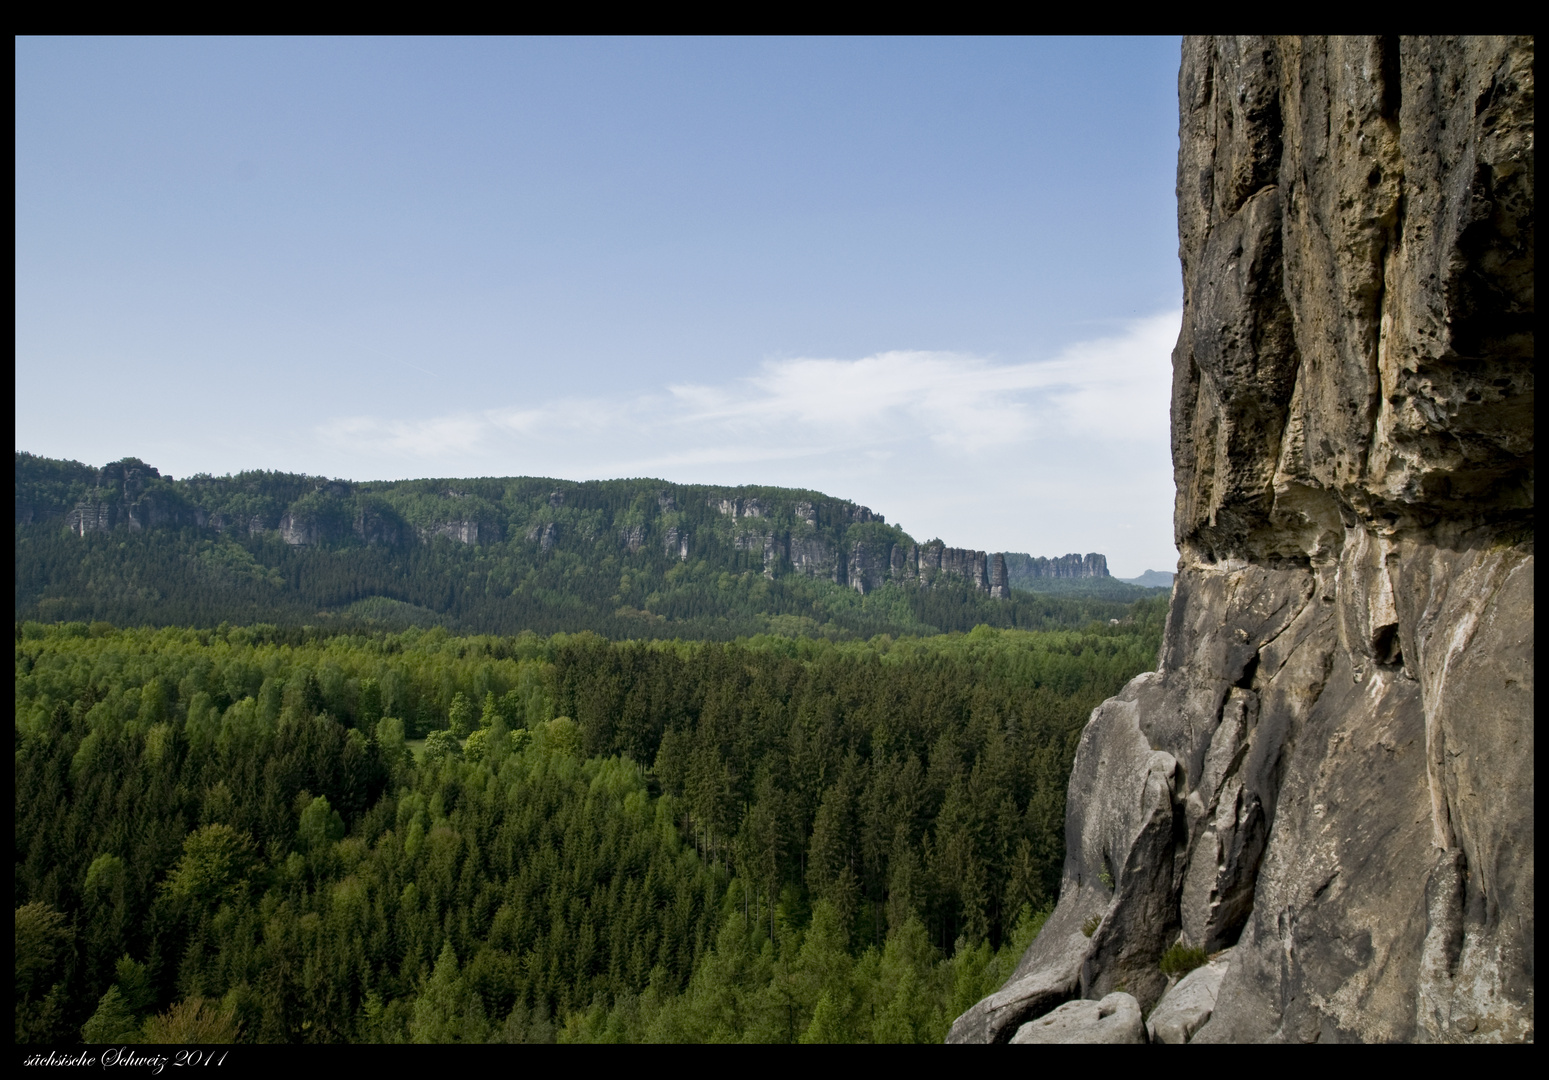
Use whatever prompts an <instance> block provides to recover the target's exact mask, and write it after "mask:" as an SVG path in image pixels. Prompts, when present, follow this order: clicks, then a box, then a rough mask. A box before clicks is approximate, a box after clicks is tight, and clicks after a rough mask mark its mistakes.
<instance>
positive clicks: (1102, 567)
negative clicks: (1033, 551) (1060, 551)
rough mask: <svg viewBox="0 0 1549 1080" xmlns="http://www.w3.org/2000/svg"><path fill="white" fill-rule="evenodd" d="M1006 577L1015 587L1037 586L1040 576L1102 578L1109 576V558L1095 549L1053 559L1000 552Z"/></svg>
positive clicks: (1020, 553)
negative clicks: (1002, 556) (1003, 560)
mask: <svg viewBox="0 0 1549 1080" xmlns="http://www.w3.org/2000/svg"><path fill="white" fill-rule="evenodd" d="M1003 555H1004V558H1005V560H1006V570H1007V574H1008V580H1009V581H1010V583H1011V587H1012V588H1014V589H1026V588H1029V587H1036V585H1037V583H1038V581H1039V579H1041V578H1105V577H1108V576H1109V575H1108V560H1107V558H1105V557H1104V556H1102V555H1099V554H1098V553H1097V552H1095V551H1094V552H1090V553H1088V554H1087V555H1084V556H1083V555H1075V554H1072V555H1061V556H1060V557H1059V558H1056V559H1045V558H1043V557H1042V556H1034V555H1028V554H1026V553H1024V552H1013V551H1008V552H1004V553H1003Z"/></svg>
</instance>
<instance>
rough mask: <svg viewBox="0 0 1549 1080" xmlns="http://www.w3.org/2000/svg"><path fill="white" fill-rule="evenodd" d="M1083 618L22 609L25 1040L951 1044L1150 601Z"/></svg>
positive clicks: (1138, 663) (1023, 898) (21, 973)
mask: <svg viewBox="0 0 1549 1080" xmlns="http://www.w3.org/2000/svg"><path fill="white" fill-rule="evenodd" d="M55 531H56V532H58V533H61V534H62V535H61V536H60V540H61V541H63V540H71V541H73V542H74V543H76V544H77V545H80V544H82V543H83V542H84V543H86V544H87V545H88V547H87V548H86V549H85V550H87V551H88V552H90V551H94V550H99V549H96V548H92V547H90V545H92V544H100V545H101V548H100V550H102V551H104V552H106V551H107V549H109V548H110V547H112V546H116V545H118V544H120V543H123V544H126V545H127V544H132V543H139V542H141V541H140V538H143V537H144V536H146V535H147V534H146V533H143V532H142V533H129V534H127V535H122V534H114V533H108V534H104V535H92V534H88V535H87V536H85V537H81V536H71V535H70V534H67V533H62V530H55ZM50 542H52V541H50ZM208 542H209V541H207V540H206V539H204V538H202V537H201V536H200V535H199V534H198V533H197V532H190V533H188V534H187V535H186V536H185V537H184V538H183V539H182V540H180V541H179V543H181V544H184V545H186V548H181V549H180V548H177V547H176V546H175V545H174V546H173V547H172V548H171V550H173V551H182V550H197V545H199V544H204V543H208ZM227 542H228V541H226V540H222V541H221V543H227ZM77 550H78V551H79V550H80V549H79V548H78V549H77ZM144 550H145V551H147V552H148V551H151V550H153V548H151V547H149V546H148V547H146V548H145V549H144ZM241 550H244V551H246V550H247V549H246V548H242V549H241ZM424 550H425V551H426V552H427V554H426V556H425V557H426V558H427V559H429V558H433V557H437V552H444V556H445V557H446V558H448V559H451V558H453V557H458V558H461V557H468V556H470V555H471V556H472V557H477V555H478V549H477V548H475V549H472V551H471V552H469V551H468V550H467V549H466V548H462V547H452V546H450V545H449V546H447V547H446V548H445V549H441V548H437V547H435V546H433V545H432V546H428V547H426V548H425V549H424ZM280 554H289V555H291V557H296V553H280ZM307 554H308V553H300V557H303V558H305V557H306V556H307ZM79 557H80V556H79V555H78V556H77V558H79ZM181 557H182V556H181V555H177V556H176V558H181ZM405 557H407V556H405ZM39 558H42V556H39ZM21 560H22V555H21V554H20V552H19V554H18V566H20V564H21ZM100 565H103V566H110V565H123V564H122V563H119V564H113V563H111V560H109V561H106V562H104V563H102V564H100ZM254 565H264V564H262V563H260V562H255V564H254ZM277 565H278V566H279V568H280V569H279V570H277V571H276V573H278V574H280V575H281V576H283V574H285V573H289V572H290V571H289V570H288V569H285V568H286V567H287V566H289V565H290V564H286V563H284V562H283V561H281V562H280V563H279V564H277ZM677 565H682V564H677ZM272 569H274V568H272V567H270V568H266V569H265V570H264V571H263V573H264V574H268V573H269V572H270V571H271V570H272ZM20 576H21V571H20V569H19V570H18V577H20ZM755 576H760V577H761V575H755ZM266 580H267V579H260V578H255V588H276V589H278V588H279V586H276V585H272V584H265V583H263V581H266ZM285 580H286V582H288V583H290V584H291V585H292V586H293V584H294V581H295V578H294V577H291V578H287V579H285ZM615 580H617V578H615ZM762 580H764V581H765V582H767V581H768V579H762ZM714 587H715V588H719V585H715V586H714ZM916 591H917V592H920V593H922V594H927V595H928V594H929V590H916ZM852 595H856V594H854V593H852ZM937 595H942V594H940V593H938V594H937ZM857 599H864V600H871V599H872V596H866V597H864V598H862V597H859V596H858V595H857ZM1025 602H1026V603H1032V600H1028V601H1025ZM18 603H20V601H18ZM900 603H902V602H901V601H900ZM1001 603H1003V604H1004V605H1005V606H1006V607H1007V608H1008V609H1011V610H1015V604H1014V603H1011V602H1001ZM1060 603H1072V604H1090V603H1093V601H1092V600H1091V599H1090V598H1088V599H1085V600H1079V601H1077V600H1069V601H1060ZM469 610H473V609H471V608H470V609H469ZM718 610H720V611H725V610H728V609H726V608H721V609H718ZM863 610H864V609H863ZM1053 610H1054V611H1055V612H1056V616H1057V617H1053V618H1051V619H1050V621H1051V622H1053V623H1058V622H1059V621H1060V620H1061V619H1064V620H1065V621H1067V622H1076V621H1077V616H1078V615H1080V614H1081V612H1079V611H1065V612H1063V614H1060V611H1061V609H1059V608H1058V607H1056V608H1055V609H1053ZM1086 614H1087V615H1088V618H1086V619H1084V620H1081V622H1082V624H1081V625H1079V626H1075V627H1073V628H1070V629H1060V630H1056V629H1045V630H1039V631H1029V630H1021V629H1013V628H996V627H995V626H994V625H981V626H978V627H975V628H974V629H973V630H972V632H971V633H958V634H948V635H941V636H928V637H894V636H888V635H879V636H875V637H871V638H870V639H868V640H851V641H834V640H828V639H822V638H813V637H792V636H777V635H758V636H753V637H748V638H745V639H742V640H737V641H730V642H727V641H701V642H685V641H640V640H636V641H610V640H607V639H605V638H602V637H598V636H596V635H594V634H591V633H578V634H553V635H550V636H546V637H545V636H540V635H538V634H534V633H531V632H527V633H522V634H520V635H516V636H494V635H470V636H456V635H454V634H452V633H449V632H448V631H447V629H446V628H444V627H439V626H437V627H432V628H429V629H425V628H418V627H415V628H410V629H408V630H405V631H403V632H399V633H388V632H383V631H380V630H375V631H363V630H356V631H353V632H349V633H339V632H337V631H335V630H333V629H328V628H318V627H316V626H302V625H297V624H279V623H276V622H275V621H274V620H269V622H268V624H267V625H253V626H245V627H233V626H229V625H224V626H216V627H208V626H205V627H200V628H197V629H187V628H184V629H178V628H170V629H153V628H144V629H128V630H125V629H116V628H114V627H113V626H112V625H110V624H108V623H106V622H100V621H99V622H93V623H90V624H88V623H86V622H74V623H59V624H53V625H44V624H42V623H38V622H18V623H17V626H16V661H15V662H16V736H15V759H16V765H15V777H16V816H15V822H16V840H15V854H16V871H15V898H14V899H15V907H16V972H17V996H16V1025H17V1032H16V1037H17V1039H18V1041H20V1042H52V1043H63V1042H70V1041H80V1040H82V1039H84V1040H86V1041H89V1042H107V1041H119V1042H121V1041H135V1040H142V1039H143V1040H149V1041H164V1042H185V1043H186V1042H198V1041H263V1042H324V1041H340V1040H352V1041H385V1042H398V1041H421V1042H448V1041H508V1042H522V1041H553V1040H560V1041H567V1040H568V1041H588V1040H632V1041H700V1040H748V1041H809V1042H810V1041H872V1040H875V1041H906V1042H908V1041H938V1040H939V1039H940V1038H941V1037H942V1036H943V1034H944V1032H945V1030H946V1027H947V1025H948V1024H949V1023H950V1021H951V1019H952V1017H953V1016H955V1015H956V1014H957V1013H958V1012H959V1011H961V1009H962V1008H964V1007H966V1005H967V1004H969V1003H971V1002H972V1001H974V1000H977V999H978V998H979V997H981V996H982V995H983V994H984V993H986V992H987V991H988V990H990V989H993V987H994V986H995V985H997V984H998V983H999V982H1000V981H1001V980H1003V979H1004V978H1005V976H1006V975H1007V974H1008V973H1009V971H1010V967H1011V966H1012V965H1014V963H1015V961H1016V959H1017V957H1018V956H1019V955H1020V953H1021V951H1022V949H1023V948H1024V947H1025V946H1026V944H1027V943H1028V942H1029V941H1030V940H1031V939H1032V937H1033V935H1034V934H1036V932H1037V929H1038V926H1039V925H1040V923H1041V918H1042V914H1043V913H1046V912H1047V910H1048V908H1049V905H1050V904H1051V902H1052V901H1053V900H1054V898H1055V890H1056V888H1057V886H1058V880H1059V869H1060V864H1061V860H1062V858H1063V823H1064V798H1065V785H1066V779H1067V777H1068V774H1069V768H1070V762H1071V759H1072V756H1073V754H1074V748H1075V743H1076V739H1077V738H1078V736H1079V733H1080V730H1081V728H1082V725H1083V723H1084V722H1085V719H1086V716H1087V715H1088V713H1089V711H1090V710H1091V708H1092V707H1093V706H1095V705H1096V704H1097V703H1098V702H1099V701H1100V700H1101V699H1103V698H1104V697H1106V696H1108V695H1110V694H1112V693H1113V692H1115V691H1116V690H1117V689H1118V688H1119V687H1120V686H1121V685H1122V684H1123V683H1124V682H1125V681H1126V680H1127V679H1129V678H1130V677H1132V676H1133V675H1135V674H1136V673H1138V672H1140V671H1143V670H1146V669H1149V668H1150V667H1151V666H1152V665H1153V664H1154V662H1155V657H1156V649H1157V645H1158V642H1159V640H1160V633H1161V623H1162V619H1163V618H1164V615H1165V598H1162V597H1151V598H1146V599H1141V600H1139V601H1136V602H1133V603H1131V604H1130V605H1128V606H1127V607H1123V608H1121V609H1119V610H1118V611H1116V612H1115V614H1114V615H1113V616H1112V618H1114V619H1116V620H1117V622H1110V621H1109V619H1108V618H1106V617H1105V618H1100V619H1095V620H1094V619H1091V618H1090V614H1091V613H1090V612H1089V611H1088V612H1086ZM715 617H717V618H719V617H721V616H719V615H717V616H715ZM985 621H986V622H988V620H985ZM1004 626H1005V623H1002V627H1004ZM852 632H858V631H853V630H852Z"/></svg>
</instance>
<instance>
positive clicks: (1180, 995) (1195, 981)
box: [1146, 949, 1231, 1044]
mask: <svg viewBox="0 0 1549 1080" xmlns="http://www.w3.org/2000/svg"><path fill="white" fill-rule="evenodd" d="M1230 957H1231V950H1230V949H1228V950H1227V951H1226V952H1225V953H1223V954H1222V955H1221V956H1219V957H1217V958H1216V959H1215V960H1212V961H1210V962H1209V963H1207V964H1204V965H1202V966H1200V967H1197V968H1195V969H1194V970H1193V971H1191V972H1189V973H1188V974H1187V975H1185V976H1184V977H1183V978H1181V979H1179V980H1178V983H1177V985H1176V986H1174V987H1173V988H1172V989H1171V990H1168V991H1167V992H1166V993H1165V994H1163V995H1162V1000H1161V1001H1159V1002H1157V1003H1156V1008H1154V1009H1152V1010H1151V1015H1150V1016H1148V1017H1146V1035H1147V1037H1148V1038H1149V1039H1150V1041H1151V1042H1154V1043H1180V1044H1181V1043H1186V1042H1188V1041H1189V1040H1190V1039H1192V1038H1193V1037H1194V1033H1195V1032H1196V1031H1198V1030H1199V1029H1200V1028H1202V1027H1204V1026H1205V1024H1206V1023H1207V1022H1208V1021H1209V1020H1210V1016H1211V1014H1212V1013H1213V1012H1215V1007H1216V997H1217V996H1218V995H1219V994H1220V992H1221V980H1222V979H1224V978H1226V972H1227V970H1228V969H1229V968H1230V967H1231V961H1230Z"/></svg>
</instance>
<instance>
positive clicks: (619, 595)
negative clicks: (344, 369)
mask: <svg viewBox="0 0 1549 1080" xmlns="http://www.w3.org/2000/svg"><path fill="white" fill-rule="evenodd" d="M1069 558H1077V559H1078V560H1079V557H1075V556H1071V557H1067V559H1069ZM1016 559H1027V560H1031V559H1032V557H1031V556H1003V555H999V554H995V555H992V554H987V553H986V552H983V551H975V550H971V549H966V548H954V547H949V546H948V545H946V544H945V543H944V542H943V541H941V540H939V539H938V540H930V541H925V542H918V541H916V540H915V539H914V538H913V537H911V536H909V535H908V534H907V533H905V532H904V531H903V530H902V529H899V528H898V527H897V526H895V525H889V524H888V523H887V521H886V519H885V518H884V517H883V516H882V515H881V514H878V513H876V512H874V511H872V510H871V509H870V508H868V507H865V506H860V505H858V504H856V503H853V502H850V501H847V500H844V499H837V498H834V497H832V496H829V495H825V494H823V493H822V492H817V491H808V490H800V489H791V488H773V487H756V486H743V487H722V486H713V485H685V484H670V483H667V482H665V481H661V480H650V479H639V480H607V481H588V482H584V483H578V482H573V481H565V480H555V479H549V478H542V477H506V478H477V479H439V480H435V479H432V480H409V481H395V482H389V481H381V482H369V483H356V482H352V481H346V480H338V479H331V478H327V477H317V476H307V475H303V474H296V473H278V472H245V473H239V474H237V475H235V476H222V477H215V476H208V475H197V476H192V477H187V478H184V479H181V480H175V479H173V478H171V477H166V476H162V475H161V474H160V472H159V471H158V470H157V469H156V468H154V467H153V466H151V465H148V464H147V463H145V462H143V461H140V460H139V459H137V458H125V459H123V460H121V461H117V462H113V463H112V464H110V465H106V466H103V467H102V468H100V469H99V468H94V467H92V466H89V465H84V464H82V463H80V462H75V461H58V460H53V459H49V458H42V457H38V456H36V455H32V454H27V453H18V454H17V455H16V617H17V618H18V619H37V620H39V621H45V622H54V621H61V620H77V621H91V620H104V621H108V622H113V623H116V624H120V625H136V624H147V623H148V624H152V625H168V624H175V625H194V626H199V625H210V626H213V625H215V624H218V623H220V622H223V621H226V622H232V623H241V622H269V623H275V624H284V625H297V624H327V625H336V626H347V625H360V626H364V627H371V626H380V627H384V628H403V627H409V626H433V625H440V626H446V627H448V628H449V629H457V630H463V631H476V632H490V633H516V632H518V631H521V630H533V631H536V632H539V633H552V632H556V631H567V632H569V631H578V630H593V631H595V632H597V633H601V634H604V635H606V636H608V637H615V638H617V637H692V638H729V637H735V636H739V635H749V634H756V633H762V632H780V633H788V634H821V635H825V636H838V637H849V636H857V635H858V636H870V635H873V634H877V633H893V634H903V633H931V632H937V631H944V630H966V629H971V628H972V627H973V626H975V625H977V624H980V623H987V624H989V625H991V626H1018V627H1025V628H1040V627H1049V626H1069V625H1077V624H1081V623H1084V622H1087V621H1090V620H1093V619H1098V620H1102V621H1106V620H1107V619H1110V618H1115V617H1119V616H1121V615H1122V614H1123V608H1124V605H1126V604H1128V603H1132V602H1133V601H1135V600H1137V599H1141V598H1144V597H1146V596H1147V595H1149V594H1148V592H1147V591H1145V590H1143V589H1139V588H1136V587H1134V586H1130V585H1126V584H1124V583H1121V582H1118V581H1116V580H1114V579H1112V578H1108V577H1106V563H1105V561H1104V560H1103V557H1102V556H1101V555H1096V556H1086V560H1088V561H1090V560H1093V559H1095V560H1097V561H1098V563H1099V564H1100V565H1101V567H1102V572H1103V576H1101V577H1100V578H1097V579H1093V580H1090V581H1083V580H1082V579H1079V578H1059V577H1050V578H1048V579H1047V580H1046V581H1044V583H1043V584H1044V587H1043V588H1042V589H1041V590H1040V592H1041V593H1042V595H1036V596H1035V595H1033V594H1031V593H1029V592H1026V591H1024V590H1022V589H1021V588H1020V586H1019V584H1018V583H1020V582H1027V581H1029V580H1031V579H1030V578H1029V577H1027V576H1018V577H1012V576H1011V575H1010V574H1009V573H1008V570H1009V567H1010V566H1011V565H1013V564H1014V561H1015V560H1016ZM1039 562H1042V563H1043V564H1045V565H1049V564H1052V563H1060V562H1061V560H1039ZM1035 587H1036V586H1035Z"/></svg>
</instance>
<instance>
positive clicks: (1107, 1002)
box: [1011, 994, 1146, 1043]
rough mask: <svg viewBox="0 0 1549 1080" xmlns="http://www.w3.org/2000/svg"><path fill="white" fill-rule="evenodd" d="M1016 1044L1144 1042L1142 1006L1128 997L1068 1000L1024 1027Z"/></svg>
mask: <svg viewBox="0 0 1549 1080" xmlns="http://www.w3.org/2000/svg"><path fill="white" fill-rule="evenodd" d="M1011 1041H1012V1042H1014V1043H1143V1042H1145V1041H1146V1031H1145V1028H1144V1027H1142V1026H1141V1023H1140V1003H1139V1002H1138V1001H1136V1000H1135V999H1134V998H1132V997H1131V996H1130V995H1128V994H1109V995H1108V996H1107V997H1105V998H1103V999H1102V1000H1101V1001H1068V1002H1066V1003H1065V1004H1064V1005H1061V1006H1060V1007H1059V1008H1057V1009H1055V1010H1054V1011H1053V1012H1051V1013H1049V1014H1047V1015H1045V1016H1042V1017H1039V1018H1038V1019H1037V1020H1032V1021H1029V1022H1028V1023H1026V1024H1023V1025H1022V1026H1021V1028H1020V1029H1018V1031H1017V1033H1016V1034H1015V1035H1013V1036H1012V1037H1011Z"/></svg>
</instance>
